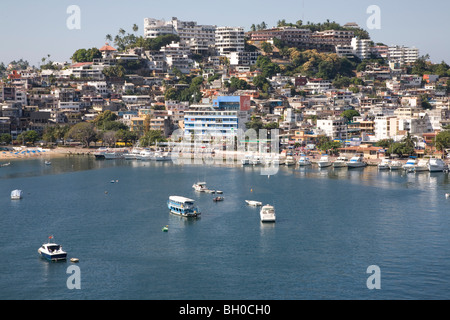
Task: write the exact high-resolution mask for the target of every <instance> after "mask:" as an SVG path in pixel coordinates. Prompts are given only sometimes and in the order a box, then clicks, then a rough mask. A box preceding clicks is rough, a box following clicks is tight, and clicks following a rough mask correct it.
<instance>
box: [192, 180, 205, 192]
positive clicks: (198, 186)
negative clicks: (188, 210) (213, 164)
mask: <svg viewBox="0 0 450 320" xmlns="http://www.w3.org/2000/svg"><path fill="white" fill-rule="evenodd" d="M192 188H194V190H195V191H198V192H205V191H206V190H208V188H207V187H206V182H197V183H195V184H194V185H193V186H192Z"/></svg>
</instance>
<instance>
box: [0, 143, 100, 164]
mask: <svg viewBox="0 0 450 320" xmlns="http://www.w3.org/2000/svg"><path fill="white" fill-rule="evenodd" d="M11 149H12V148H11ZM94 152H95V150H94V149H85V148H72V147H71V148H64V147H58V148H54V149H47V148H38V147H30V148H24V147H15V148H14V149H13V150H2V151H0V165H1V164H2V163H5V162H8V161H9V160H18V159H30V158H44V159H50V158H54V157H61V156H70V155H93V153H94Z"/></svg>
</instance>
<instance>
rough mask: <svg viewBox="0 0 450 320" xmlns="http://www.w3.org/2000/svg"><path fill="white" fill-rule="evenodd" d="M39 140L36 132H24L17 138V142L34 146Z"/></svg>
mask: <svg viewBox="0 0 450 320" xmlns="http://www.w3.org/2000/svg"><path fill="white" fill-rule="evenodd" d="M38 139H39V134H38V133H37V132H36V131H34V130H29V131H25V132H22V133H21V134H19V135H18V136H17V140H18V141H21V142H23V143H31V144H34V143H35V142H36V141H37V140H38Z"/></svg>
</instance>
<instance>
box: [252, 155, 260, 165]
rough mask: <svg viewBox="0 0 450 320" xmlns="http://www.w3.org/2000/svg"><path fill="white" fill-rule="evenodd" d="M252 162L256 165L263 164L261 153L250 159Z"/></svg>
mask: <svg viewBox="0 0 450 320" xmlns="http://www.w3.org/2000/svg"><path fill="white" fill-rule="evenodd" d="M250 164H251V165H254V166H258V165H260V164H261V157H260V156H259V155H254V156H252V158H251V159H250Z"/></svg>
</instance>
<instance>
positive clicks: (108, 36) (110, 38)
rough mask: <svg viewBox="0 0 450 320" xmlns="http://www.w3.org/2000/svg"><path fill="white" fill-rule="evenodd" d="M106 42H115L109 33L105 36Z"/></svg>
mask: <svg viewBox="0 0 450 320" xmlns="http://www.w3.org/2000/svg"><path fill="white" fill-rule="evenodd" d="M105 40H106V41H109V42H112V41H113V38H112V36H111V35H110V34H109V33H108V34H107V35H106V36H105Z"/></svg>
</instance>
